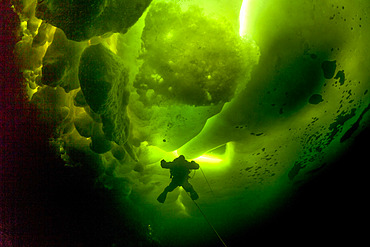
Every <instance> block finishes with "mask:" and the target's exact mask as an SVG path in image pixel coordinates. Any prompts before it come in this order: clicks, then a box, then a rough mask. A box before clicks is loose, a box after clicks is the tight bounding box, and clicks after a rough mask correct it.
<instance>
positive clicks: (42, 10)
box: [37, 0, 151, 41]
mask: <svg viewBox="0 0 370 247" xmlns="http://www.w3.org/2000/svg"><path fill="white" fill-rule="evenodd" d="M150 2H151V0H77V1H76V0H45V1H39V4H38V6H37V17H38V18H40V19H43V20H45V21H47V22H48V23H50V24H52V25H54V26H56V27H58V28H61V29H62V30H63V31H64V32H65V34H66V35H67V37H68V38H69V39H71V40H75V41H81V40H87V39H90V38H92V37H94V36H100V35H104V34H106V33H109V32H121V33H126V32H127V30H128V29H129V28H130V27H131V26H132V25H134V24H135V22H136V21H137V20H138V19H139V18H140V16H141V15H142V14H143V12H144V11H145V9H146V8H147V7H148V5H149V4H150Z"/></svg>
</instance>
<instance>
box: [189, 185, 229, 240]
mask: <svg viewBox="0 0 370 247" xmlns="http://www.w3.org/2000/svg"><path fill="white" fill-rule="evenodd" d="M186 194H187V195H188V196H189V197H190V199H191V196H190V194H189V193H188V192H186ZM191 200H192V201H193V202H194V204H195V206H197V208H198V209H199V212H200V213H201V214H202V215H203V217H204V219H205V220H206V221H207V223H208V225H209V226H210V227H211V228H212V230H213V232H214V233H215V234H216V235H217V237H218V239H219V240H220V241H221V243H222V244H223V246H225V247H227V245H226V244H225V242H224V241H223V240H222V238H221V236H220V234H218V232H217V231H216V229H215V228H214V227H213V225H212V223H211V222H210V221H209V220H208V218H207V217H206V215H205V214H204V212H203V210H202V209H201V208H200V206H199V205H198V203H196V202H195V201H194V200H193V199H191Z"/></svg>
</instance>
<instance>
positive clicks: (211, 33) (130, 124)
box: [16, 0, 370, 241]
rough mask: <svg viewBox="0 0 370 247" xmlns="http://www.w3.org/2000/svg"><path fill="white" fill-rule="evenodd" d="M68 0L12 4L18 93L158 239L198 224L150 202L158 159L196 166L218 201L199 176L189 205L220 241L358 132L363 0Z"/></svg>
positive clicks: (67, 156)
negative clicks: (21, 81) (22, 85)
mask: <svg viewBox="0 0 370 247" xmlns="http://www.w3.org/2000/svg"><path fill="white" fill-rule="evenodd" d="M80 2H83V4H85V5H87V6H90V7H89V8H83V9H86V13H85V12H83V13H80V14H79V15H77V14H76V9H81V7H83V6H85V5H83V6H81V5H79V4H81V3H80ZM128 2H129V4H128ZM242 2H244V4H242ZM69 3H70V4H69V5H65V4H63V5H62V4H61V1H43V2H42V3H39V4H36V1H31V0H29V1H27V0H24V1H23V5H19V6H16V9H17V10H18V12H19V14H20V18H21V21H22V22H21V29H22V34H23V37H22V40H21V41H20V42H19V43H18V44H17V48H16V53H17V54H18V57H19V63H20V69H21V71H22V72H23V74H24V77H25V81H26V87H27V88H26V89H25V90H27V92H28V94H29V96H30V99H31V103H35V104H36V105H38V106H39V107H40V108H42V109H43V112H44V113H45V116H44V118H48V119H49V121H50V122H52V123H53V124H55V126H56V129H55V136H54V141H53V145H55V146H56V147H57V150H58V151H59V153H60V155H61V157H62V158H63V159H64V160H65V162H66V164H68V165H70V166H74V167H81V166H82V167H85V169H86V170H88V171H89V172H88V176H91V177H92V179H94V180H96V181H99V182H100V183H102V184H103V185H104V186H105V187H106V188H107V189H112V188H113V187H119V188H120V191H121V192H122V194H121V196H122V197H126V198H128V199H129V200H131V201H132V202H134V203H135V204H137V205H138V207H141V208H142V209H143V210H145V212H147V214H145V217H144V218H145V219H146V220H145V221H146V222H145V224H149V223H150V224H151V227H152V228H153V232H156V234H157V235H158V236H159V238H161V239H162V241H175V240H173V239H172V240H169V239H167V240H166V238H165V236H167V232H168V231H169V232H171V230H170V229H171V227H170V226H174V227H172V229H179V228H180V229H187V230H189V228H191V226H192V225H194V222H196V223H198V224H199V225H202V223H201V222H202V220H203V219H201V218H200V215H199V212H197V210H196V208H194V205H192V202H191V201H190V200H187V199H188V198H186V194H184V192H183V191H181V190H176V191H174V192H173V193H172V194H171V195H169V198H168V200H167V203H166V204H165V205H163V206H162V205H158V204H157V202H156V201H155V199H156V197H157V196H158V194H159V193H160V192H161V190H162V189H163V186H166V184H167V183H168V182H169V178H168V176H169V175H168V174H167V171H165V170H162V169H161V168H160V166H159V161H160V160H161V159H166V160H167V161H169V160H172V159H173V158H174V157H176V155H179V154H184V155H185V156H186V157H187V158H191V159H196V161H197V162H198V163H199V164H200V165H201V167H202V168H203V171H204V173H205V174H206V176H207V179H208V181H209V184H210V186H211V188H212V190H213V191H214V194H215V195H216V196H214V195H213V194H212V193H211V192H210V188H209V186H208V185H207V183H206V181H205V179H204V178H203V177H202V176H201V175H200V174H197V175H196V176H194V178H193V180H192V182H191V183H192V184H193V186H194V187H195V188H196V190H197V192H198V194H199V195H200V199H199V204H200V205H202V207H204V208H205V211H206V213H208V214H209V216H210V218H211V219H212V220H213V222H214V223H215V226H216V228H218V229H220V231H221V232H224V234H228V233H230V232H231V231H232V227H231V228H228V227H224V225H228V224H231V222H245V221H247V220H248V219H250V218H252V217H253V215H255V214H256V215H263V214H266V211H268V209H266V208H269V206H266V205H268V204H272V202H275V201H274V200H275V199H276V198H280V197H281V196H282V194H284V193H287V192H289V191H290V188H291V187H292V186H294V185H295V184H296V183H297V182H299V181H305V179H306V178H308V177H310V176H312V175H313V174H315V173H317V172H318V171H319V170H320V169H325V166H327V165H329V164H330V163H331V162H332V161H333V160H334V159H335V158H337V157H338V153H339V152H341V150H345V148H346V147H348V146H349V145H350V144H351V140H352V139H353V137H354V136H356V135H358V134H360V132H361V129H362V128H363V127H364V126H366V125H367V124H368V121H369V115H368V109H369V104H370V99H369V97H370V96H369V93H368V90H369V73H368V71H367V68H368V67H369V59H368V56H367V54H369V48H368V46H367V44H368V40H369V39H370V31H369V19H368V18H369V17H368V13H369V8H370V5H369V3H368V1H366V0H363V1H356V2H353V1H351V2H350V1H345V0H335V1H331V2H330V3H329V2H323V1H309V2H308V1H294V2H293V3H292V2H291V1H287V0H278V1H272V0H266V1H258V0H249V1H241V0H240V1H239V0H238V1H232V2H231V3H230V1H226V0H225V1H153V2H151V1H109V0H107V1H69ZM193 4H194V5H193ZM121 6H125V7H121ZM148 6H149V7H148ZM241 6H242V7H243V8H245V11H244V12H243V13H244V14H243V18H244V19H243V18H242V16H241V15H240V16H239V14H240V13H242V11H240V8H241ZM147 7H148V8H147ZM146 8H147V10H146V11H145V9H146ZM120 10H122V11H120ZM62 17H63V18H62ZM239 17H240V19H239ZM43 20H44V21H43ZM241 26H242V27H243V30H244V31H243V32H246V36H243V37H240V33H241V32H239V31H240V30H241V29H240V28H241ZM243 32H242V33H243ZM261 205H265V207H264V208H265V209H266V210H262V209H260V208H262V207H261ZM271 207H276V206H271ZM219 211H228V212H232V213H230V215H229V216H228V219H226V218H225V216H223V215H220V214H219V213H218V212H219ZM161 214H168V216H164V217H158V215H161ZM174 219H176V221H174ZM189 219H191V220H189ZM189 222H190V223H189ZM193 230H194V234H196V235H197V236H200V235H201V234H205V236H207V237H211V236H209V234H208V235H207V233H205V232H207V231H205V230H204V229H198V228H195V229H193ZM173 231H175V230H173ZM228 231H230V232H228ZM185 232H186V231H185ZM207 237H205V238H206V239H207ZM178 238H179V239H180V238H181V234H180V236H178ZM194 241H196V240H194Z"/></svg>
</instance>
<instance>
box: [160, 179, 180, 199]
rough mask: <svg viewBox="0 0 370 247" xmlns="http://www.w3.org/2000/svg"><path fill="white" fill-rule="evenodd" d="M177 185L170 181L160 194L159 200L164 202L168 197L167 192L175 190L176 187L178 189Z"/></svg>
mask: <svg viewBox="0 0 370 247" xmlns="http://www.w3.org/2000/svg"><path fill="white" fill-rule="evenodd" d="M176 187H177V185H176V184H175V183H174V182H173V181H172V182H171V183H170V185H168V186H167V187H166V188H165V189H164V190H163V192H162V193H161V194H160V195H159V196H158V198H157V201H159V202H160V203H164V201H165V200H166V198H167V193H168V192H171V191H173V190H174V189H176Z"/></svg>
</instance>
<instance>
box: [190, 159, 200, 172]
mask: <svg viewBox="0 0 370 247" xmlns="http://www.w3.org/2000/svg"><path fill="white" fill-rule="evenodd" d="M189 168H190V169H194V170H197V169H199V164H198V163H196V162H195V161H194V160H192V161H191V162H190V165H189Z"/></svg>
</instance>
